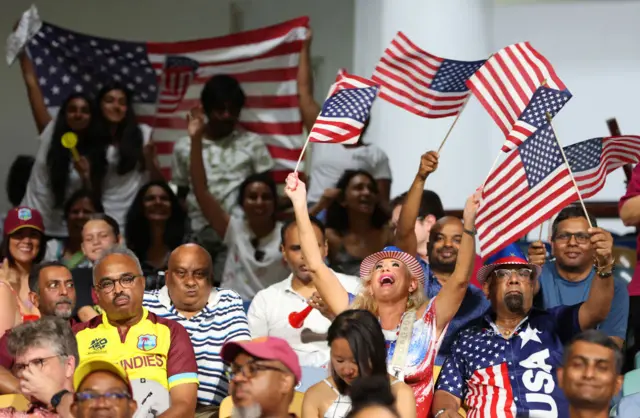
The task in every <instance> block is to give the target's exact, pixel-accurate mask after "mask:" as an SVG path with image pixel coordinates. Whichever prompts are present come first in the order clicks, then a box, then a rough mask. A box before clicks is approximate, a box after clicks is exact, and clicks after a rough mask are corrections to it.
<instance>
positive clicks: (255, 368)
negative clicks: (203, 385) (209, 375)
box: [225, 361, 286, 381]
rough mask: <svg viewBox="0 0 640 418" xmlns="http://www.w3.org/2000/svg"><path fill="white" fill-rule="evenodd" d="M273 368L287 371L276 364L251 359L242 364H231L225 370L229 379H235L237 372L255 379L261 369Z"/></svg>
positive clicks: (247, 377)
mask: <svg viewBox="0 0 640 418" xmlns="http://www.w3.org/2000/svg"><path fill="white" fill-rule="evenodd" d="M266 370H273V371H276V372H281V373H286V372H285V371H284V370H282V369H280V368H278V367H275V366H267V365H266V364H260V363H257V362H255V361H250V362H247V363H245V364H243V365H242V366H235V365H233V366H231V367H229V368H227V370H225V375H226V376H227V378H228V379H229V381H231V380H233V378H234V377H235V376H236V375H237V374H241V375H242V376H244V377H245V378H246V379H253V378H254V377H255V375H256V374H257V373H258V372H260V371H266Z"/></svg>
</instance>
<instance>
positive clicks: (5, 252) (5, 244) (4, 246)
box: [0, 228, 47, 267]
mask: <svg viewBox="0 0 640 418" xmlns="http://www.w3.org/2000/svg"><path fill="white" fill-rule="evenodd" d="M23 229H24V228H23ZM32 229H33V228H32ZM33 230H34V231H36V232H38V236H39V237H40V249H39V250H38V254H36V257H35V258H34V259H33V261H32V262H31V263H32V265H33V264H37V263H39V262H41V261H42V259H43V258H44V256H45V254H46V253H47V243H46V240H45V237H44V234H43V233H42V232H40V231H38V230H37V229H33ZM18 231H20V230H18ZM18 231H15V232H14V233H13V234H11V235H4V237H3V238H2V243H0V259H2V260H4V259H5V258H6V259H7V260H9V265H10V266H11V267H15V265H16V259H15V258H13V255H11V251H9V239H10V238H11V236H12V235H14V234H15V233H16V232H18Z"/></svg>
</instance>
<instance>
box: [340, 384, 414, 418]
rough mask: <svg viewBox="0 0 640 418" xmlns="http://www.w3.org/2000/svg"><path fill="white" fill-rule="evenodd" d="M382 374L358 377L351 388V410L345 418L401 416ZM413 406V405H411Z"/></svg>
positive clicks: (388, 417)
mask: <svg viewBox="0 0 640 418" xmlns="http://www.w3.org/2000/svg"><path fill="white" fill-rule="evenodd" d="M385 380H387V381H388V379H385V378H383V377H382V376H375V377H370V378H364V377H361V378H358V379H356V381H355V382H353V386H352V389H351V402H352V404H353V406H352V408H351V412H349V415H347V418H401V417H402V415H401V414H399V413H398V409H397V408H396V406H395V404H396V403H397V400H396V398H395V397H394V396H393V393H392V392H391V390H390V388H389V383H388V382H386V381H385ZM412 406H413V405H412Z"/></svg>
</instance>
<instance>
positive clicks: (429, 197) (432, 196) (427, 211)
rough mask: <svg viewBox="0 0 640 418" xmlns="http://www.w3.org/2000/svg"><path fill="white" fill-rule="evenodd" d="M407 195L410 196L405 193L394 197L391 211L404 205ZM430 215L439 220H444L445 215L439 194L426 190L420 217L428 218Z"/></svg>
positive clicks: (423, 195) (419, 213)
mask: <svg viewBox="0 0 640 418" xmlns="http://www.w3.org/2000/svg"><path fill="white" fill-rule="evenodd" d="M407 194H409V192H404V193H402V194H401V195H399V196H396V197H394V198H393V200H391V209H392V210H393V209H395V208H396V207H398V206H400V205H404V202H405V201H406V200H407ZM429 215H433V217H434V218H436V220H438V219H440V218H443V217H444V215H445V213H444V207H443V206H442V201H441V200H440V196H438V193H436V192H434V191H432V190H427V189H425V190H423V191H422V198H421V199H420V209H418V216H421V217H423V218H426V217H427V216H429Z"/></svg>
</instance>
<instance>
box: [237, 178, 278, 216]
mask: <svg viewBox="0 0 640 418" xmlns="http://www.w3.org/2000/svg"><path fill="white" fill-rule="evenodd" d="M253 183H263V184H266V185H267V187H268V188H269V190H271V194H272V195H273V217H274V218H275V217H276V215H277V211H278V186H277V185H276V182H275V180H273V177H271V174H269V173H255V174H251V175H250V176H249V177H247V178H246V179H244V181H243V182H242V183H241V184H240V186H239V187H238V206H240V207H242V204H243V203H244V198H245V193H246V190H247V187H249V185H251V184H253Z"/></svg>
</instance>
